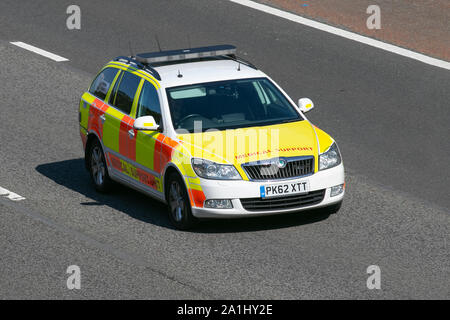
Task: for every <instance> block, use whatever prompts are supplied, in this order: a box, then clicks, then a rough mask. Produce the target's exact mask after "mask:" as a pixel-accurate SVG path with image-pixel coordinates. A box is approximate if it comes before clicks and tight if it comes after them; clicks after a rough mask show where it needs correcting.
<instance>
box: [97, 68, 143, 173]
mask: <svg viewBox="0 0 450 320" xmlns="http://www.w3.org/2000/svg"><path fill="white" fill-rule="evenodd" d="M140 82H141V78H140V77H139V76H137V75H135V74H133V73H130V72H127V71H122V74H121V75H120V76H119V78H118V79H117V81H116V82H115V85H114V88H113V90H112V92H111V95H110V97H109V105H110V108H108V110H107V112H106V113H105V118H106V119H105V121H104V125H103V131H104V134H103V145H104V147H105V152H106V153H107V156H108V158H109V160H110V161H111V167H112V168H113V169H114V170H115V171H116V173H118V174H123V175H126V176H129V177H131V178H134V179H136V178H137V173H136V169H135V167H134V166H133V161H134V160H135V154H136V152H135V151H134V150H133V147H132V146H133V144H132V143H130V140H132V139H133V137H134V135H135V133H134V130H133V123H134V119H133V118H132V117H131V116H130V114H131V111H132V110H133V105H134V101H135V96H136V94H137V92H138V88H139V85H140Z"/></svg>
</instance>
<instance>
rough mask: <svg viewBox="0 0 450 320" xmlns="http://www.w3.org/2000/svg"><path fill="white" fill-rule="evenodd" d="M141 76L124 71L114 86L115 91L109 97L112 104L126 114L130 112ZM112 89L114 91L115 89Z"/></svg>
mask: <svg viewBox="0 0 450 320" xmlns="http://www.w3.org/2000/svg"><path fill="white" fill-rule="evenodd" d="M140 82H141V78H139V77H138V76H136V75H134V74H132V73H129V72H124V73H123V76H122V79H121V80H120V84H119V86H118V87H117V85H116V87H115V88H114V89H115V90H116V88H118V89H117V92H113V95H114V96H112V97H111V99H110V101H112V105H113V106H114V107H116V108H117V109H119V110H121V111H122V112H124V113H126V114H130V112H131V107H132V106H133V100H134V96H135V94H136V91H137V88H138V86H139V83H140ZM115 90H114V91H115Z"/></svg>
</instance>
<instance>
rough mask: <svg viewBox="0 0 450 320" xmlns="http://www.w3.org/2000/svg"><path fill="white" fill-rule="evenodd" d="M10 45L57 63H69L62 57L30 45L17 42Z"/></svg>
mask: <svg viewBox="0 0 450 320" xmlns="http://www.w3.org/2000/svg"><path fill="white" fill-rule="evenodd" d="M10 43H11V44H13V45H15V46H18V47H21V48H23V49H26V50H29V51H32V52H34V53H37V54H40V55H41V56H44V57H47V58H49V59H52V60H54V61H57V62H61V61H69V59H66V58H64V57H61V56H58V55H56V54H53V53H51V52H48V51H45V50H42V49H39V48H37V47H35V46H32V45H30V44H26V43H23V42H20V41H18V42H10Z"/></svg>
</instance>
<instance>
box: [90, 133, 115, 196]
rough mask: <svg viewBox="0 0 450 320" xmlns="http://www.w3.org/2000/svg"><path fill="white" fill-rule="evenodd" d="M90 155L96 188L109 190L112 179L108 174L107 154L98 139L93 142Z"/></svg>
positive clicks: (102, 190) (92, 176) (92, 175)
mask: <svg viewBox="0 0 450 320" xmlns="http://www.w3.org/2000/svg"><path fill="white" fill-rule="evenodd" d="M88 156H89V159H88V164H89V172H90V173H91V178H92V182H93V183H94V186H95V189H96V190H97V191H99V192H107V191H108V190H110V188H111V185H112V181H111V178H110V177H109V175H108V168H107V167H106V161H105V156H104V154H103V149H102V146H101V145H100V143H99V142H98V140H95V141H94V142H93V143H92V144H91V146H90V150H89V152H88Z"/></svg>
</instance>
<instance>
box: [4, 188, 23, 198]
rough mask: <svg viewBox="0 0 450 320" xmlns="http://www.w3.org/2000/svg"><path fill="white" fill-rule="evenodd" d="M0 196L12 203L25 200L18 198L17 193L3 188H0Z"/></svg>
mask: <svg viewBox="0 0 450 320" xmlns="http://www.w3.org/2000/svg"><path fill="white" fill-rule="evenodd" d="M0 196H4V197H6V198H8V199H9V200H12V201H20V200H25V198H24V197H22V196H19V195H18V194H17V193H14V192H11V191H9V190H6V189H5V188H2V187H0Z"/></svg>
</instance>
